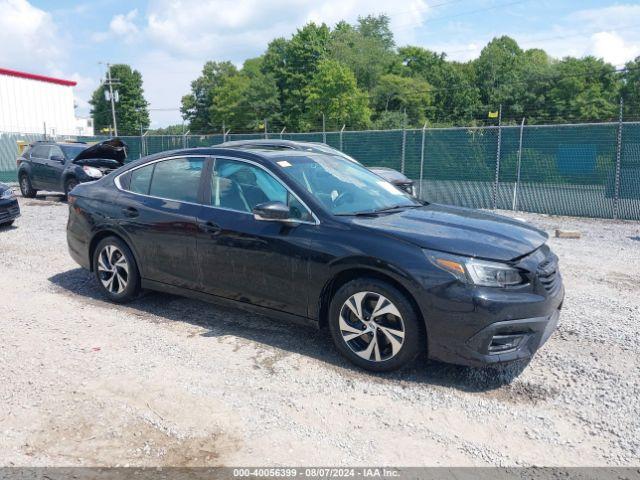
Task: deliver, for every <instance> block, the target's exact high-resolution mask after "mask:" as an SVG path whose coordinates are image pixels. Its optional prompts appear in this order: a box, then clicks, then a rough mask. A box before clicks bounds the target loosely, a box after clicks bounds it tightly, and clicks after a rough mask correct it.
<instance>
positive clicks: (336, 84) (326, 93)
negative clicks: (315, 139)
mask: <svg viewBox="0 0 640 480" xmlns="http://www.w3.org/2000/svg"><path fill="white" fill-rule="evenodd" d="M304 95H305V97H306V106H307V108H308V110H307V112H308V113H307V118H306V120H307V123H308V126H309V125H310V126H314V125H315V124H317V122H318V120H320V119H321V118H322V114H323V113H324V115H325V117H326V122H327V126H328V128H333V129H337V128H340V127H342V125H349V126H350V127H352V128H362V127H366V126H368V125H369V123H370V118H371V110H370V109H369V106H368V99H367V95H366V94H365V93H364V92H362V91H361V90H360V89H359V88H358V86H357V83H356V78H355V76H354V75H353V72H352V71H351V70H349V68H348V67H346V66H344V65H342V64H340V63H339V62H336V61H335V60H323V61H321V62H320V64H319V65H318V69H317V72H316V74H315V75H314V76H313V79H312V80H311V82H310V83H309V85H308V86H307V88H306V89H305V91H304Z"/></svg>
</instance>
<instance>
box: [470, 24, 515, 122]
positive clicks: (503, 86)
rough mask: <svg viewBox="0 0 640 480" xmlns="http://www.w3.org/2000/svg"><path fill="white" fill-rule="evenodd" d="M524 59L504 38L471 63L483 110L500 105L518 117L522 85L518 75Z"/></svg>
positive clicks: (482, 52) (489, 45)
mask: <svg viewBox="0 0 640 480" xmlns="http://www.w3.org/2000/svg"><path fill="white" fill-rule="evenodd" d="M524 63H525V57H524V55H523V51H522V49H521V48H520V47H519V46H518V43H517V42H516V41H515V40H514V39H512V38H510V37H507V36H503V37H500V38H494V39H493V40H491V41H490V42H489V43H488V44H487V46H485V47H484V48H483V49H482V51H481V52H480V56H479V57H478V59H477V60H475V61H474V66H475V70H476V78H477V85H478V87H479V89H480V100H481V102H482V103H483V104H484V105H485V107H486V108H487V109H490V110H492V109H494V108H497V107H498V106H499V105H500V104H503V105H509V106H510V107H511V109H512V112H513V113H514V114H516V115H521V114H522V112H523V111H524V108H523V106H522V104H521V103H519V102H520V101H521V100H522V97H523V92H524V91H525V88H526V87H525V85H524V83H523V81H522V72H523V67H524Z"/></svg>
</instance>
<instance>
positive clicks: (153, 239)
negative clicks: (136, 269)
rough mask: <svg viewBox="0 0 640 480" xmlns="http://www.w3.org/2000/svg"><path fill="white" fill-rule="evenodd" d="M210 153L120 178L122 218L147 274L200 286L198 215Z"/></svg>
mask: <svg viewBox="0 0 640 480" xmlns="http://www.w3.org/2000/svg"><path fill="white" fill-rule="evenodd" d="M204 166H205V157H202V156H179V157H172V158H167V159H162V160H159V161H156V162H153V163H149V164H146V165H143V166H141V167H138V168H135V169H133V170H131V171H129V172H127V173H126V174H125V175H123V176H122V177H120V178H119V181H120V183H121V189H122V190H124V192H123V194H122V195H121V196H120V200H119V208H120V212H119V213H118V215H119V224H120V226H121V227H122V228H123V229H124V230H125V232H126V233H127V235H128V237H129V238H130V239H131V242H132V243H133V247H134V250H135V252H136V254H137V256H138V260H139V262H140V270H141V275H142V277H143V278H144V279H147V280H152V281H155V282H160V283H163V284H169V285H175V286H178V287H182V288H188V289H197V288H198V287H199V285H200V278H199V268H198V264H197V261H198V259H197V254H196V233H197V224H196V217H197V215H198V212H199V210H200V208H201V206H200V204H199V203H198V198H199V195H200V191H201V175H202V171H203V169H204Z"/></svg>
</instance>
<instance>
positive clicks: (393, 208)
mask: <svg viewBox="0 0 640 480" xmlns="http://www.w3.org/2000/svg"><path fill="white" fill-rule="evenodd" d="M422 206H423V205H392V206H390V207H384V208H378V209H376V210H363V211H361V212H352V213H336V215H338V216H340V217H376V216H378V215H381V214H384V213H394V211H396V210H400V209H404V208H418V207H422Z"/></svg>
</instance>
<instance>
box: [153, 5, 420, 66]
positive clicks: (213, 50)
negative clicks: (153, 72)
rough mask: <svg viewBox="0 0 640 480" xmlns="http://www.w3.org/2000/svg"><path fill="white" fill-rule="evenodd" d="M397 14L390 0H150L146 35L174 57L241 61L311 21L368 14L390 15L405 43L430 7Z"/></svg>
mask: <svg viewBox="0 0 640 480" xmlns="http://www.w3.org/2000/svg"><path fill="white" fill-rule="evenodd" d="M394 10H395V12H394ZM397 10H398V9H397V8H391V7H390V6H389V3H388V1H387V0H319V1H308V0H274V1H270V2H264V1H260V0H244V1H238V0H220V1H216V2H202V1H201V0H183V1H181V2H174V1H171V0H152V1H151V2H150V4H149V7H148V12H147V33H148V35H149V37H150V39H151V40H152V41H153V42H154V43H155V44H156V46H158V47H159V48H162V49H163V50H165V51H167V52H169V53H172V54H174V55H181V56H183V55H186V56H190V57H193V58H198V57H202V56H203V55H205V56H209V57H216V56H222V57H224V58H226V59H232V60H236V61H237V60H241V59H242V58H244V57H246V56H251V55H258V54H260V53H262V52H263V51H264V49H265V48H266V46H267V44H268V43H269V42H270V41H271V40H272V39H273V38H276V37H282V36H284V37H287V36H289V35H291V34H292V33H293V32H294V31H295V30H296V29H298V28H300V27H301V26H302V25H304V24H305V23H307V22H309V21H314V22H317V23H320V22H325V23H327V24H328V25H333V24H335V23H336V22H338V21H339V20H346V21H350V22H353V21H355V20H356V19H357V17H358V16H359V15H367V14H370V13H373V14H375V13H384V12H387V13H389V14H390V15H391V26H392V28H395V26H399V25H403V24H404V27H405V28H402V29H398V36H397V40H398V41H400V42H401V43H402V42H404V41H406V40H405V39H406V38H408V37H410V36H411V31H412V30H413V29H415V28H417V27H418V26H420V25H421V23H422V21H423V20H424V17H425V15H426V12H427V6H426V3H425V1H424V0H411V1H410V2H407V3H405V4H404V5H403V7H402V11H400V12H398V11H397ZM407 20H410V21H411V22H412V23H411V25H409V28H406V27H407V25H406V22H407Z"/></svg>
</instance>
